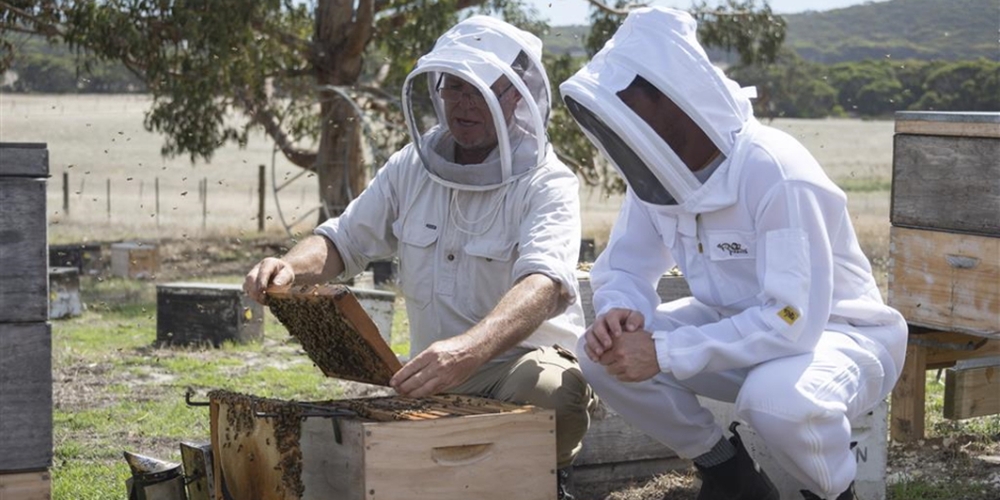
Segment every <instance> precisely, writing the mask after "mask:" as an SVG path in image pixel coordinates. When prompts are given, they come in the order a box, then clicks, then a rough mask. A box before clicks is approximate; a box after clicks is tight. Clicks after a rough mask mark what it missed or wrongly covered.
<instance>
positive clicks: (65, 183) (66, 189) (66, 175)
mask: <svg viewBox="0 0 1000 500" xmlns="http://www.w3.org/2000/svg"><path fill="white" fill-rule="evenodd" d="M63 215H64V216H66V217H69V172H63Z"/></svg>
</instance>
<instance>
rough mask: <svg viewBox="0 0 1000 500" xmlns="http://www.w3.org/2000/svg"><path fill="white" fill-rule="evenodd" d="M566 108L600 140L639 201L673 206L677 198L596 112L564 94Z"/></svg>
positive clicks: (591, 134)
mask: <svg viewBox="0 0 1000 500" xmlns="http://www.w3.org/2000/svg"><path fill="white" fill-rule="evenodd" d="M565 101H566V107H567V108H568V109H569V112H570V114H571V115H573V118H574V119H575V120H576V122H577V123H579V124H580V126H581V127H583V128H584V129H585V130H586V131H587V132H588V133H589V134H590V136H591V138H592V139H593V140H596V141H597V142H599V143H600V144H599V146H600V148H601V149H602V150H603V151H604V153H605V154H607V155H608V156H609V157H610V158H609V159H610V160H611V162H612V163H614V165H615V166H616V167H617V168H618V172H619V173H620V174H621V175H622V176H623V177H625V181H626V182H627V183H628V186H629V188H631V189H632V192H633V193H635V195H636V196H638V197H639V199H640V200H642V201H644V202H646V203H650V204H653V205H676V204H677V201H676V200H675V199H674V197H673V196H672V195H671V194H670V192H669V191H667V189H666V187H664V186H663V183H662V182H660V180H659V179H657V178H656V176H655V175H653V172H652V171H651V170H650V169H649V167H648V166H647V165H646V163H645V162H644V161H642V159H641V158H640V157H639V155H637V154H636V153H635V151H633V149H632V147H630V146H629V145H628V143H626V142H625V141H624V140H623V139H622V138H621V137H619V136H618V134H616V133H615V132H614V131H613V130H611V128H609V127H608V126H607V125H605V124H604V122H603V121H601V119H600V118H598V116H597V115H596V114H594V113H593V112H592V111H590V110H589V109H587V108H585V107H584V106H583V105H581V104H580V103H579V102H577V101H576V100H574V99H573V98H572V97H566V98H565Z"/></svg>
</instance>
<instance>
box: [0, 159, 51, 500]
mask: <svg viewBox="0 0 1000 500" xmlns="http://www.w3.org/2000/svg"><path fill="white" fill-rule="evenodd" d="M48 175H49V152H48V149H47V148H46V146H45V144H20V143H0V498H3V499H4V500H6V499H7V498H8V497H9V498H48V496H49V490H50V487H49V474H48V472H47V469H48V467H49V466H50V465H52V329H51V328H50V326H49V324H48V323H47V320H48V316H49V302H48V299H49V297H48V283H49V277H48V255H47V249H48V236H47V227H48V224H47V219H46V214H47V210H46V199H45V189H46V188H45V185H46V177H48Z"/></svg>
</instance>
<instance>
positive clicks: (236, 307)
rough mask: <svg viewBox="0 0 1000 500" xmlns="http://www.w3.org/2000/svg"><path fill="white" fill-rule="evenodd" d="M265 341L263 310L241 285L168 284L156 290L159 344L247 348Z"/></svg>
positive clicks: (157, 339)
mask: <svg viewBox="0 0 1000 500" xmlns="http://www.w3.org/2000/svg"><path fill="white" fill-rule="evenodd" d="M263 339H264V307H263V306H261V305H260V304H258V303H257V302H254V301H253V300H251V299H250V298H249V297H248V296H247V295H246V294H245V293H243V288H242V287H241V286H240V285H226V284H219V283H183V282H180V283H166V284H163V285H157V287H156V341H157V342H159V343H163V344H176V345H190V344H211V345H213V346H215V347H219V346H220V345H222V344H223V343H224V342H236V343H239V344H246V343H249V342H256V341H260V340H263Z"/></svg>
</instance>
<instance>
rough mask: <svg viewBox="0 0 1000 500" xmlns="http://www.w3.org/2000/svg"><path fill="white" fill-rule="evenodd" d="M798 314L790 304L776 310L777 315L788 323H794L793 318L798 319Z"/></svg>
mask: <svg viewBox="0 0 1000 500" xmlns="http://www.w3.org/2000/svg"><path fill="white" fill-rule="evenodd" d="M799 316H801V314H799V312H798V311H796V310H795V308H794V307H792V306H785V308H784V309H782V310H780V311H778V317H779V318H781V319H783V320H785V323H788V324H789V325H794V324H795V320H797V319H799Z"/></svg>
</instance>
